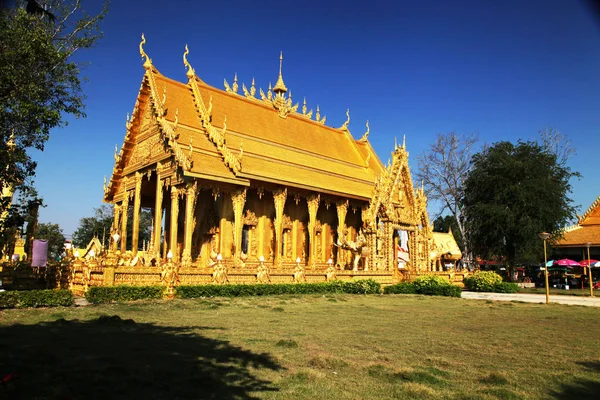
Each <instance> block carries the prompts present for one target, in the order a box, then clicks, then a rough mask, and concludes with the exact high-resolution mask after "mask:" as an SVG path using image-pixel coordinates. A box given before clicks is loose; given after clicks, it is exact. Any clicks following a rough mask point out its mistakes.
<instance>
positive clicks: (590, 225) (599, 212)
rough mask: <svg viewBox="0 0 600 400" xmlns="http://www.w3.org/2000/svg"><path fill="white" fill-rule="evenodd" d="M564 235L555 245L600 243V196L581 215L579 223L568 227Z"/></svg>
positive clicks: (568, 245) (576, 245)
mask: <svg viewBox="0 0 600 400" xmlns="http://www.w3.org/2000/svg"><path fill="white" fill-rule="evenodd" d="M562 235H563V237H562V238H560V239H558V240H556V241H555V242H554V243H553V245H554V246H557V247H570V246H571V247H581V246H585V245H586V244H587V243H591V244H592V245H593V246H599V245H600V196H599V197H598V198H596V200H594V202H593V203H592V205H591V206H590V207H589V208H588V209H587V211H586V212H585V213H584V214H583V215H582V216H580V217H579V219H578V223H577V225H574V226H571V227H568V228H566V229H565V230H564V231H563V232H562Z"/></svg>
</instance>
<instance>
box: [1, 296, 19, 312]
mask: <svg viewBox="0 0 600 400" xmlns="http://www.w3.org/2000/svg"><path fill="white" fill-rule="evenodd" d="M18 293H19V292H0V308H15V307H16V306H17V305H18V304H19V296H18Z"/></svg>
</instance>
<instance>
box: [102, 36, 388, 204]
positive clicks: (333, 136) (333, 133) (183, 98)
mask: <svg viewBox="0 0 600 400" xmlns="http://www.w3.org/2000/svg"><path fill="white" fill-rule="evenodd" d="M140 52H141V53H142V56H143V57H146V62H145V63H144V68H145V69H146V73H145V75H144V80H143V82H142V88H141V90H140V94H139V95H138V102H137V103H136V109H135V110H134V115H132V117H134V118H137V119H138V120H139V119H140V118H141V113H142V110H141V106H140V107H138V104H142V103H149V104H152V106H153V107H152V111H153V112H154V114H155V116H156V119H157V121H158V123H159V126H160V129H161V131H162V134H163V135H164V137H165V141H166V142H168V144H169V146H170V147H171V149H172V152H173V154H174V155H175V156H176V157H175V158H176V160H177V161H178V163H179V165H180V166H181V167H182V169H183V173H184V175H188V176H196V177H204V178H207V179H215V180H221V181H230V182H236V183H241V184H243V183H244V182H245V184H249V180H250V179H252V180H256V181H265V182H272V183H276V184H281V185H286V186H292V187H298V188H305V189H309V190H316V191H320V192H326V193H331V194H337V195H343V196H347V197H353V198H358V199H364V200H368V199H370V197H371V194H372V192H373V187H374V182H375V180H376V179H377V177H378V176H380V175H381V173H382V171H383V170H384V165H383V164H382V163H381V161H380V160H379V158H378V157H377V155H376V153H375V152H374V150H373V148H372V147H371V145H370V144H369V142H368V140H367V138H366V136H367V135H365V136H364V137H363V139H360V140H355V139H354V138H353V137H352V135H351V133H350V131H349V130H348V122H349V113H347V116H348V121H347V122H346V123H345V124H344V125H343V126H342V127H340V128H333V127H329V126H326V125H325V124H324V122H325V118H321V117H320V114H319V112H318V111H317V114H316V120H313V119H312V111H311V112H310V113H308V112H307V110H306V107H305V106H304V107H303V108H302V112H298V111H297V109H298V105H297V104H296V105H293V103H292V98H291V94H289V95H288V96H287V97H286V95H285V91H284V90H283V89H285V90H287V88H285V85H284V83H283V78H282V76H281V59H280V71H279V79H278V81H277V85H276V89H277V91H276V93H275V94H274V95H273V94H272V93H271V91H270V90H269V92H268V94H267V95H265V94H264V92H263V91H262V89H261V90H260V95H261V98H260V99H259V98H256V97H254V93H255V92H256V89H255V88H254V83H253V85H252V87H251V91H250V92H248V91H247V89H246V87H245V86H244V87H243V88H244V92H245V94H244V95H241V94H237V76H236V79H235V80H234V85H233V89H232V88H230V87H229V86H228V84H227V83H226V82H225V85H226V90H221V89H217V88H215V87H213V86H211V85H208V84H207V83H205V82H203V81H202V80H201V79H199V78H198V77H197V76H196V74H195V71H194V70H193V68H192V67H191V65H190V64H189V63H188V62H187V58H186V55H187V54H188V51H187V48H186V53H185V54H184V64H185V65H186V67H187V68H188V72H187V74H186V75H187V77H188V82H187V84H186V83H182V82H179V81H177V80H174V79H171V78H168V77H166V76H164V75H162V74H161V73H160V72H159V71H158V70H157V69H156V68H155V67H154V66H153V65H152V64H151V60H150V59H149V58H148V57H147V55H145V53H144V52H143V49H142V48H141V47H140ZM280 81H281V84H280ZM278 85H279V86H278ZM234 89H235V90H234ZM144 96H146V97H148V98H145V97H144ZM147 100H149V102H148V101H147ZM135 114H137V115H135ZM132 119H133V118H132ZM137 129H138V130H139V129H140V128H139V123H138V128H137ZM132 130H135V128H133V129H132ZM128 135H129V129H128ZM126 142H127V137H126ZM124 151H125V152H126V151H130V150H127V149H125V150H122V152H121V153H123V152H124ZM115 158H116V157H115ZM126 159H127V157H126V156H125V155H123V157H122V158H121V157H120V158H119V160H124V161H122V163H126ZM117 164H118V162H117ZM124 168H125V165H124V164H123V165H120V166H119V168H117V166H116V167H115V171H116V172H118V171H119V170H121V171H122V170H123V169H124ZM116 172H115V173H113V177H112V178H111V185H109V186H108V187H107V188H106V189H105V199H107V200H110V198H112V197H113V196H114V194H115V193H116V192H115V190H116V186H115V185H114V182H113V181H114V180H115V179H116V178H120V176H118V174H117V173H116Z"/></svg>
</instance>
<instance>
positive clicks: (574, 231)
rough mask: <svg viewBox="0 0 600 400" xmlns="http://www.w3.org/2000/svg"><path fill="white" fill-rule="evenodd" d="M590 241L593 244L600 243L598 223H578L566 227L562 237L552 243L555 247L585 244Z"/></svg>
mask: <svg viewBox="0 0 600 400" xmlns="http://www.w3.org/2000/svg"><path fill="white" fill-rule="evenodd" d="M586 243H592V245H593V246H599V245H600V225H578V226H575V227H572V228H569V229H567V230H566V231H565V232H564V233H563V238H562V239H559V240H558V241H556V242H555V243H554V246H557V247H569V246H574V247H575V246H577V247H580V246H585V244H586Z"/></svg>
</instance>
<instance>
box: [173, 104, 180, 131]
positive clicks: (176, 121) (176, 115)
mask: <svg viewBox="0 0 600 400" xmlns="http://www.w3.org/2000/svg"><path fill="white" fill-rule="evenodd" d="M178 123H179V108H176V109H175V123H174V124H173V130H175V129H177V124H178Z"/></svg>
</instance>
